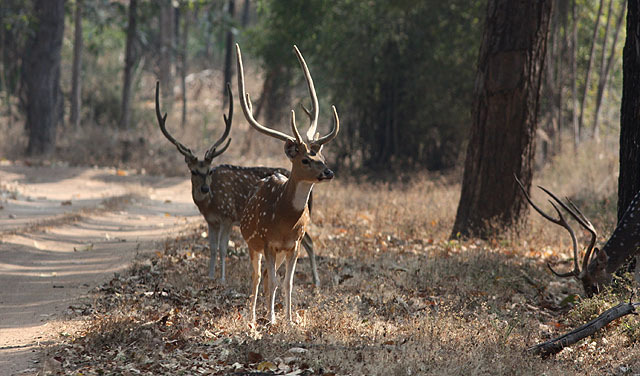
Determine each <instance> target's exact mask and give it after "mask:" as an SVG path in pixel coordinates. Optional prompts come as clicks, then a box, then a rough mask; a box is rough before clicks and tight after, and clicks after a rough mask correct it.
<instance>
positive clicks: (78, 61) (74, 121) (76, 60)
mask: <svg viewBox="0 0 640 376" xmlns="http://www.w3.org/2000/svg"><path fill="white" fill-rule="evenodd" d="M82 3H83V0H76V12H75V20H74V24H75V26H74V28H75V30H74V31H73V34H74V36H73V66H72V68H71V115H70V116H69V122H70V123H71V125H72V126H73V127H74V128H75V129H78V128H79V127H80V108H81V106H82V90H81V89H82V76H81V75H80V73H81V71H82V45H83V43H82V42H83V41H82V5H83V4H82Z"/></svg>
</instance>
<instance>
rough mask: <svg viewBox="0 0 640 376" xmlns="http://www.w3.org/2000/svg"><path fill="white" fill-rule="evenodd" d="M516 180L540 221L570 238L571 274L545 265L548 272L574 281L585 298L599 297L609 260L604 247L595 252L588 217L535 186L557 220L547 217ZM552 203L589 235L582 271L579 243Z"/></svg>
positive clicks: (594, 235)
mask: <svg viewBox="0 0 640 376" xmlns="http://www.w3.org/2000/svg"><path fill="white" fill-rule="evenodd" d="M514 177H515V176H514ZM515 179H516V181H517V182H518V185H520V189H521V190H522V193H524V196H525V197H526V199H527V201H528V202H529V204H530V205H531V206H532V207H533V208H534V209H535V210H536V211H537V212H538V213H539V214H540V215H541V216H542V217H543V218H545V219H546V220H548V221H550V222H552V223H555V224H557V225H559V226H561V227H563V228H565V229H566V230H567V231H568V232H569V236H571V243H572V246H573V270H571V271H569V272H565V273H558V272H556V271H555V270H553V268H552V267H551V265H550V264H547V267H549V270H551V272H552V273H553V274H554V275H556V276H558V277H561V278H567V277H574V278H576V279H577V280H578V281H580V282H581V283H582V287H583V288H584V292H585V294H586V295H587V296H593V295H594V294H596V293H598V291H599V290H600V288H601V287H602V286H603V285H606V284H609V283H610V282H611V273H610V272H608V271H607V266H608V265H607V264H608V261H609V256H608V254H607V251H606V250H605V248H607V247H606V245H605V248H603V249H598V248H597V247H595V244H596V239H597V237H598V234H597V232H596V230H595V228H594V227H593V225H592V224H591V222H590V221H589V220H588V219H587V217H585V215H584V214H583V213H582V212H581V211H580V209H578V207H576V205H575V204H574V203H573V202H572V201H571V200H569V198H566V200H567V203H568V205H567V204H565V203H564V202H562V201H561V200H560V199H559V198H558V197H556V196H555V195H554V194H553V193H551V192H550V191H549V190H547V189H546V188H544V187H541V186H538V188H540V189H542V190H543V191H544V192H545V193H546V194H548V195H549V196H550V197H551V198H552V199H553V201H551V200H549V202H550V203H551V206H553V208H554V209H555V211H556V213H557V214H558V219H556V218H553V217H551V216H550V215H548V214H546V213H545V212H543V211H542V210H541V209H540V208H539V207H538V206H536V204H534V203H533V201H531V198H530V197H529V194H528V193H527V191H526V189H525V188H524V186H523V185H522V183H521V182H520V180H519V179H518V178H517V177H515ZM554 201H555V202H556V203H557V204H558V205H560V206H561V207H562V208H563V209H564V210H566V211H567V213H569V214H570V215H571V217H573V218H574V219H575V220H576V221H577V222H578V223H579V224H580V225H581V226H582V227H583V228H584V229H586V230H587V231H588V232H589V233H590V234H591V240H590V241H589V245H588V246H587V249H586V251H585V255H584V258H583V259H582V268H581V267H580V265H579V261H578V260H579V257H578V240H577V238H576V234H575V232H574V231H573V229H572V228H571V226H569V223H568V222H567V221H566V219H565V217H564V216H563V215H562V212H561V211H560V209H558V207H557V206H556V204H554Z"/></svg>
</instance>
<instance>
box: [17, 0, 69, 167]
mask: <svg viewBox="0 0 640 376" xmlns="http://www.w3.org/2000/svg"><path fill="white" fill-rule="evenodd" d="M34 16H35V20H36V21H35V31H34V33H33V35H32V36H31V38H30V39H29V42H28V43H27V48H26V50H25V55H24V59H23V67H22V80H23V82H24V85H25V89H26V99H27V100H26V113H27V122H26V128H27V132H28V134H29V143H28V146H27V153H28V154H29V155H42V154H49V153H51V152H52V151H53V150H54V148H55V140H56V125H57V122H58V120H59V118H60V115H61V112H60V111H61V106H60V104H61V101H62V96H61V92H60V50H61V48H62V34H63V31H64V0H36V1H34Z"/></svg>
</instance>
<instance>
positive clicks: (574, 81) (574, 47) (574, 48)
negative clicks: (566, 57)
mask: <svg viewBox="0 0 640 376" xmlns="http://www.w3.org/2000/svg"><path fill="white" fill-rule="evenodd" d="M577 8H578V7H577V5H576V0H573V1H572V2H571V104H572V111H571V123H572V124H573V150H574V151H576V150H578V144H580V121H579V119H578V78H577V76H576V72H577V71H578V59H577V54H578V11H577Z"/></svg>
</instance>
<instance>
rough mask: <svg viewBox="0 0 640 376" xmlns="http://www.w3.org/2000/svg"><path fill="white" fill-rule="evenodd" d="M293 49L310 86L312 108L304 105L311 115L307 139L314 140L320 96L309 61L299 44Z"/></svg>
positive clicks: (304, 108) (308, 114) (306, 111)
mask: <svg viewBox="0 0 640 376" xmlns="http://www.w3.org/2000/svg"><path fill="white" fill-rule="evenodd" d="M293 50H294V51H295V53H296V57H297V58H298V61H299V62H300V66H301V67H302V71H303V72H304V78H305V79H306V80H307V86H308V87H309V95H310V96H311V110H307V108H306V107H304V106H302V109H303V110H304V112H305V113H306V114H307V116H309V121H310V122H309V130H307V140H308V141H313V140H314V137H315V135H316V128H317V127H318V113H319V111H318V96H317V94H316V88H315V86H314V85H313V79H312V78H311V73H310V72H309V68H308V67H307V63H306V62H305V60H304V57H302V54H301V53H300V50H299V49H298V46H295V45H294V46H293Z"/></svg>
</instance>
